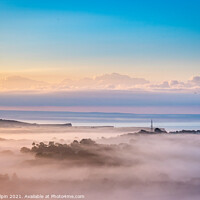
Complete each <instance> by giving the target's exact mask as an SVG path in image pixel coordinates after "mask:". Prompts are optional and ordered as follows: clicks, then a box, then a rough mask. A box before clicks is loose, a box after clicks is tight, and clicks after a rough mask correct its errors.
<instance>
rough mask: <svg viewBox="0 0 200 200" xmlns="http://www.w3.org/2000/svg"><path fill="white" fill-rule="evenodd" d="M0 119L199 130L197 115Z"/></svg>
mask: <svg viewBox="0 0 200 200" xmlns="http://www.w3.org/2000/svg"><path fill="white" fill-rule="evenodd" d="M0 119H10V120H18V121H24V122H29V123H40V124H55V123H56V124H62V123H72V125H73V126H115V127H150V126H151V120H152V121H153V126H154V127H159V128H165V129H166V130H167V131H175V130H183V129H184V130H200V114H131V113H103V112H60V111H59V112H57V111H56V112H55V111H11V110H9V111H8V110H1V111H0Z"/></svg>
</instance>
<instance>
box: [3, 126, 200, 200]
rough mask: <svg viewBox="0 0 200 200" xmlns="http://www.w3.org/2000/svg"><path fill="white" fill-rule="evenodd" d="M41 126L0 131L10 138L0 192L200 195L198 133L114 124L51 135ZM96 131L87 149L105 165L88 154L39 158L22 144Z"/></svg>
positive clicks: (160, 199) (168, 199) (186, 198)
mask: <svg viewBox="0 0 200 200" xmlns="http://www.w3.org/2000/svg"><path fill="white" fill-rule="evenodd" d="M1 131H2V130H1ZM6 131H7V132H6ZM9 131H10V135H9ZM40 131H41V132H38V133H37V134H36V135H35V136H34V137H33V135H34V134H35V132H36V131H35V130H32V132H31V130H27V129H26V130H24V132H23V129H21V133H19V134H21V136H20V137H17V136H16V135H18V133H16V134H13V132H12V131H11V130H5V132H4V133H3V134H0V137H1V138H6V139H0V163H1V165H0V193H11V192H12V193H18V194H24V193H26V194H28V193H30V194H32V193H36V194H40V193H43V194H51V193H55V194H66V192H67V193H70V194H84V195H85V197H86V198H85V199H89V200H90V199H91V200H93V199H97V200H100V199H109V200H114V199H127V200H129V199H130V200H132V199H140V200H146V199H148V200H149V199H150V200H177V199H182V200H191V199H192V200H197V199H200V191H199V188H200V170H199V169H200V159H199V158H200V137H199V135H194V134H183V135H180V134H178V135H176V134H174V135H172V134H171V135H170V134H158V135H146V134H145V135H142V134H129V135H124V134H125V133H128V132H127V131H129V130H121V131H119V130H114V131H113V130H112V131H111V130H109V128H108V129H101V130H98V131H96V130H95V131H88V130H85V129H81V130H80V129H79V130H78V129H77V130H76V131H71V132H70V133H69V134H68V133H62V131H60V132H59V131H58V133H57V134H56V130H54V132H53V134H50V135H48V134H49V133H48V132H49V130H45V129H41V130H40ZM87 132H89V133H88V134H87ZM106 132H108V135H106ZM26 134H28V135H29V134H30V137H29V136H28V137H27V135H26ZM92 134H95V137H94V136H93V137H91V138H92V139H95V140H96V143H97V145H98V147H97V148H96V147H95V148H94V147H91V146H90V145H86V146H85V147H84V148H86V150H87V152H88V153H92V154H95V155H96V154H98V155H99V154H100V157H99V156H98V157H95V158H96V159H101V161H102V162H100V164H94V163H93V162H89V161H90V160H88V158H87V159H86V160H83V161H84V164H81V163H79V162H75V161H74V159H73V156H72V157H71V158H70V159H68V158H65V159H57V158H51V159H47V158H45V157H39V158H38V157H37V156H35V153H21V152H20V148H21V147H23V146H25V147H28V148H31V147H32V142H33V141H35V142H46V143H47V142H48V141H52V140H54V141H55V142H60V143H62V144H64V143H68V145H69V143H70V142H71V141H73V140H74V139H76V140H78V141H80V140H81V139H82V138H89V137H90V136H91V135H92ZM97 135H98V136H97ZM120 135H121V136H120ZM4 136H7V137H4ZM23 136H24V138H23ZM102 136H103V137H104V138H102ZM105 136H107V137H106V138H105ZM61 139H62V140H61ZM120 143H125V144H124V145H122V144H120ZM113 145H114V146H113ZM105 147H111V151H109V153H108V151H106V150H105V149H104V148H105ZM72 155H73V154H72ZM74 158H75V157H74ZM76 158H77V156H76ZM107 158H109V159H108V160H107ZM81 159H82V158H81ZM90 159H91V158H90ZM110 159H112V160H114V161H115V159H117V165H113V164H110ZM78 160H80V158H79V157H78ZM76 161H77V160H76ZM85 161H86V162H85ZM96 161H98V162H97V163H99V160H96ZM6 174H8V175H7V176H6Z"/></svg>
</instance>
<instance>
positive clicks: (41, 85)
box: [0, 76, 49, 90]
mask: <svg viewBox="0 0 200 200" xmlns="http://www.w3.org/2000/svg"><path fill="white" fill-rule="evenodd" d="M48 86H49V84H48V83H45V82H43V81H35V80H32V79H29V78H24V77H21V76H9V77H7V78H5V79H2V80H0V89H2V90H36V89H45V88H47V87H48Z"/></svg>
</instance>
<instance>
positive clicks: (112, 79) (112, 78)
mask: <svg viewBox="0 0 200 200" xmlns="http://www.w3.org/2000/svg"><path fill="white" fill-rule="evenodd" d="M148 83H149V81H148V80H146V79H144V78H133V77H130V76H128V75H121V74H118V73H112V74H104V75H101V76H96V77H94V78H83V79H80V80H70V79H65V80H63V81H62V82H61V84H60V85H59V86H58V87H59V88H62V89H64V88H68V89H77V88H78V89H130V88H135V87H137V86H141V85H145V84H148Z"/></svg>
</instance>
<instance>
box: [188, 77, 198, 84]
mask: <svg viewBox="0 0 200 200" xmlns="http://www.w3.org/2000/svg"><path fill="white" fill-rule="evenodd" d="M189 83H190V84H192V85H194V86H200V76H194V77H193V78H192V79H191V80H189Z"/></svg>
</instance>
